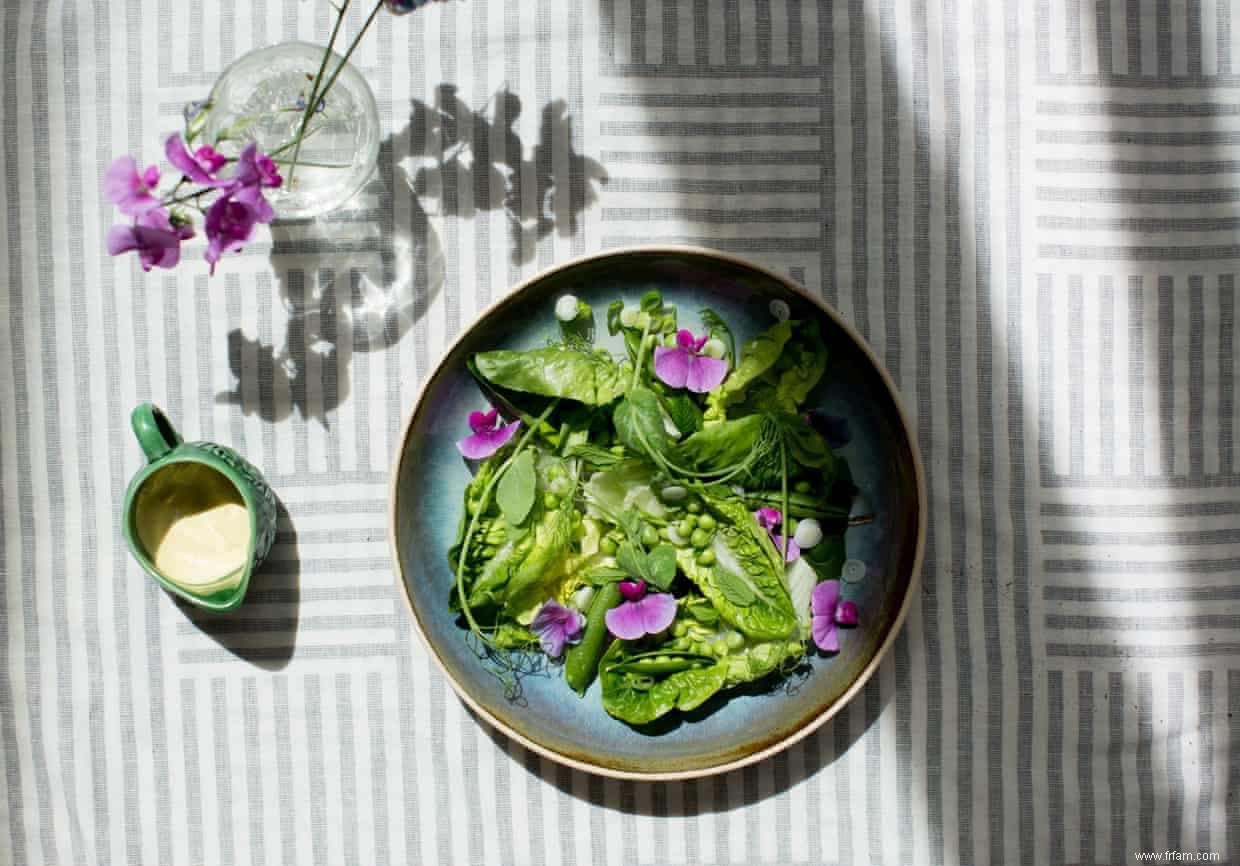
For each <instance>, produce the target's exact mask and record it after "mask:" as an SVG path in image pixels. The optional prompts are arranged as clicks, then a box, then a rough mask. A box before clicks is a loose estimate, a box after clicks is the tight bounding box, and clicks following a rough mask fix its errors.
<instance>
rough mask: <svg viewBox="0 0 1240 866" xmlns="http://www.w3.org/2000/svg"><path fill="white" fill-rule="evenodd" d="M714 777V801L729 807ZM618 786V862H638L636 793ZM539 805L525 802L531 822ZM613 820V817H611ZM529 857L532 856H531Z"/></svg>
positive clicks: (527, 759)
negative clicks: (619, 850)
mask: <svg viewBox="0 0 1240 866" xmlns="http://www.w3.org/2000/svg"><path fill="white" fill-rule="evenodd" d="M531 754H532V753H530V752H527V753H526V755H525V762H526V767H527V768H528V767H529V763H530V755H531ZM739 776H740V773H739V772H736V773H732V774H729V776H728V777H726V779H727V780H728V781H730V780H732V779H735V778H737V777H739ZM716 778H717V779H718V780H719V781H718V782H717V786H716V788H715V802H724V803H727V804H728V807H729V808H731V807H732V802H731V798H729V797H728V795H727V789H726V787H724V791H723V793H722V795H721V793H720V790H719V788H720V786H726V785H727V781H725V777H716ZM618 786H619V800H620V812H621V814H620V844H621V852H622V853H621V855H620V862H621V863H636V862H638V860H637V821H636V819H635V818H634V813H635V812H636V811H637V793H636V792H635V791H634V790H633V783H632V782H630V781H627V780H624V781H621V782H619V783H618ZM540 806H541V803H540V802H539V800H538V799H537V798H533V799H531V800H530V801H528V802H527V803H526V810H527V814H528V817H529V818H530V819H531V823H533V818H534V814H533V812H536V813H539V817H540V818H541V811H542V810H541V808H540ZM531 807H532V810H531ZM613 820H615V819H614V818H613ZM532 838H533V836H532V834H531V839H532ZM531 859H533V858H532V857H531Z"/></svg>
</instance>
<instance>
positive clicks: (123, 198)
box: [103, 156, 159, 255]
mask: <svg viewBox="0 0 1240 866" xmlns="http://www.w3.org/2000/svg"><path fill="white" fill-rule="evenodd" d="M158 185H159V169H158V168H157V167H156V166H153V165H152V166H149V167H148V168H147V169H146V171H144V172H142V173H141V174H139V173H138V163H137V162H136V161H135V160H134V158H133V157H132V156H118V157H117V158H116V159H114V160H112V164H111V165H109V166H108V170H107V171H106V172H104V175H103V197H104V198H106V199H107V200H108V201H110V202H112V204H114V205H116V207H117V208H118V209H119V210H120V212H121V213H123V214H125V216H132V217H136V216H140V215H142V214H143V213H145V212H146V211H148V210H150V209H151V208H153V207H158V206H159V199H158V198H156V197H155V196H154V195H152V192H153V191H154V189H155V187H156V186H158ZM113 255H116V254H115V253H113Z"/></svg>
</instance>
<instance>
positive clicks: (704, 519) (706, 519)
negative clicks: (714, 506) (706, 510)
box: [697, 514, 717, 532]
mask: <svg viewBox="0 0 1240 866" xmlns="http://www.w3.org/2000/svg"><path fill="white" fill-rule="evenodd" d="M697 525H698V528H700V529H705V530H706V531H707V532H710V531H711V530H712V529H714V528H715V526H716V525H717V524H716V521H715V518H713V517H711V516H710V515H709V514H703V515H701V516H699V517H698V519H697Z"/></svg>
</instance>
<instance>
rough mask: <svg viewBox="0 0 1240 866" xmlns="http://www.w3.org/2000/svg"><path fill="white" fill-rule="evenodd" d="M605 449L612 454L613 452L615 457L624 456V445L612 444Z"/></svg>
mask: <svg viewBox="0 0 1240 866" xmlns="http://www.w3.org/2000/svg"><path fill="white" fill-rule="evenodd" d="M607 450H608V451H610V452H611V453H612V454H615V455H616V456H617V457H623V456H624V446H623V445H613V446H611V447H610V448H608V449H607Z"/></svg>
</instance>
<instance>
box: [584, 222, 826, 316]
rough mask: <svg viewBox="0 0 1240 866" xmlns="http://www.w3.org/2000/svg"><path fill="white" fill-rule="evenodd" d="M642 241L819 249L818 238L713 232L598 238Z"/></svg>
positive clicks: (607, 242) (619, 243)
mask: <svg viewBox="0 0 1240 866" xmlns="http://www.w3.org/2000/svg"><path fill="white" fill-rule="evenodd" d="M644 242H651V243H667V244H688V245H690V246H697V247H711V248H714V249H717V250H725V251H727V252H736V253H812V252H817V251H819V247H820V244H819V240H818V238H787V237H755V238H750V237H744V238H720V237H716V236H714V235H687V234H652V235H645V234H640V235H626V236H623V237H616V236H611V235H605V236H604V237H603V239H602V246H603V247H604V248H607V249H612V248H616V247H627V246H631V245H632V244H635V243H644ZM827 301H828V303H834V301H833V300H832V299H831V298H830V297H828V298H827Z"/></svg>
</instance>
